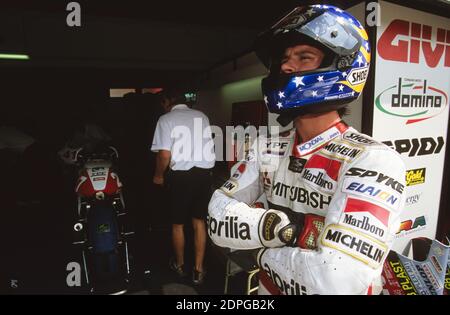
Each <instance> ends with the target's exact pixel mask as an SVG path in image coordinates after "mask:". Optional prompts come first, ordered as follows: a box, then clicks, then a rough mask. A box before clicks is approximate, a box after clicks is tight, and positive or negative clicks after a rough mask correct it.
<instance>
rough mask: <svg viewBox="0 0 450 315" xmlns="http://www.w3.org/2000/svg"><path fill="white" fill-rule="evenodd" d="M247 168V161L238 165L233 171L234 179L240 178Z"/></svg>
mask: <svg viewBox="0 0 450 315" xmlns="http://www.w3.org/2000/svg"><path fill="white" fill-rule="evenodd" d="M246 169H247V163H246V162H245V161H244V162H241V165H239V166H238V168H237V169H236V171H235V172H234V173H233V175H232V176H231V178H232V179H234V180H238V179H239V178H241V177H242V174H244V172H245V170H246Z"/></svg>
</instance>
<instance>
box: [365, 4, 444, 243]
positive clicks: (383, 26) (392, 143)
mask: <svg viewBox="0 0 450 315" xmlns="http://www.w3.org/2000/svg"><path fill="white" fill-rule="evenodd" d="M379 4H380V10H381V12H382V14H381V15H380V18H381V19H380V26H379V27H377V38H376V39H377V45H376V47H374V49H376V54H377V58H376V59H375V60H376V69H377V71H376V73H375V87H374V114H373V130H372V136H373V138H374V139H377V140H379V141H381V142H383V143H384V144H386V145H387V146H389V147H390V148H392V149H394V150H395V151H397V152H398V153H399V154H400V156H401V158H402V159H403V161H404V162H405V165H406V169H407V170H408V171H407V173H406V182H407V187H405V192H406V196H407V197H406V198H408V199H407V200H406V203H405V209H404V210H403V211H402V213H401V216H400V220H401V221H402V222H403V224H402V227H403V229H402V232H401V233H400V234H399V235H402V237H400V238H398V239H397V240H396V241H395V242H394V244H393V249H394V250H397V251H399V252H403V250H404V249H405V247H406V246H407V244H408V241H409V240H410V239H411V238H412V237H427V238H430V239H434V238H435V235H436V228H437V220H438V214H439V206H440V205H439V204H440V199H441V198H440V197H441V187H442V180H443V172H442V170H443V169H444V163H445V161H444V159H445V150H446V144H447V129H448V123H449V101H450V100H449V95H450V76H449V75H448V73H449V69H450V42H449V34H450V27H449V25H450V19H449V18H445V17H441V16H437V15H433V14H430V13H426V12H423V11H419V10H415V9H411V8H408V7H404V6H402V5H398V4H393V3H390V2H387V1H382V0H380V1H379ZM418 189H420V191H418ZM424 191H432V192H433V193H432V194H420V193H421V192H424ZM413 196H415V197H413ZM418 196H420V202H418V200H419V197H418ZM423 205H426V207H424V206H423ZM421 218H422V219H421ZM423 219H426V220H425V221H426V224H425V225H423ZM416 220H417V223H416ZM421 222H422V223H421ZM414 226H416V228H414Z"/></svg>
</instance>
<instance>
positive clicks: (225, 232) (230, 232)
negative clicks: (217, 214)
mask: <svg viewBox="0 0 450 315" xmlns="http://www.w3.org/2000/svg"><path fill="white" fill-rule="evenodd" d="M206 224H207V225H208V234H209V236H213V235H217V236H218V237H225V238H234V239H240V240H251V237H250V226H249V225H248V224H247V223H245V222H242V223H240V224H239V223H238V217H228V216H226V217H225V221H217V220H216V219H215V218H212V217H210V216H208V217H207V218H206Z"/></svg>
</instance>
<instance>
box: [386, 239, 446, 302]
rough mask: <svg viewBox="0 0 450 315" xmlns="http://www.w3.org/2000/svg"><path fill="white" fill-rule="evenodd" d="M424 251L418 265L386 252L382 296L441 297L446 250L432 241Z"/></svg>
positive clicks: (416, 260)
mask: <svg viewBox="0 0 450 315" xmlns="http://www.w3.org/2000/svg"><path fill="white" fill-rule="evenodd" d="M423 246H425V245H423ZM427 247H428V250H427V251H426V252H428V254H427V257H426V259H425V260H423V259H421V261H419V259H418V258H416V257H413V259H410V258H408V257H407V256H404V255H401V254H398V253H396V252H394V251H390V252H389V255H388V257H387V259H386V261H385V262H384V266H383V272H382V279H383V294H385V295H389V294H390V295H442V294H443V293H444V288H445V273H446V269H445V268H446V266H447V265H448V262H449V254H450V248H449V246H446V245H444V244H442V243H440V242H438V241H436V240H434V241H432V242H431V244H430V245H428V246H427ZM424 249H425V248H424ZM414 256H416V255H414ZM422 260H423V261H422Z"/></svg>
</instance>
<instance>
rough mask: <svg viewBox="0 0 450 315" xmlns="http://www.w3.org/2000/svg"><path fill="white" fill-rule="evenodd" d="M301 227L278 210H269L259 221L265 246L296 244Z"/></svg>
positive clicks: (261, 238)
mask: <svg viewBox="0 0 450 315" xmlns="http://www.w3.org/2000/svg"><path fill="white" fill-rule="evenodd" d="M300 231H301V227H300V225H298V224H296V223H292V222H291V221H290V220H289V218H288V216H287V215H286V214H285V213H283V212H281V211H278V210H268V211H266V213H265V214H264V215H263V217H262V218H261V221H260V223H259V236H260V240H261V243H262V245H263V246H264V247H281V246H286V245H287V246H294V245H295V243H296V241H297V237H298V235H299V234H300Z"/></svg>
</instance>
